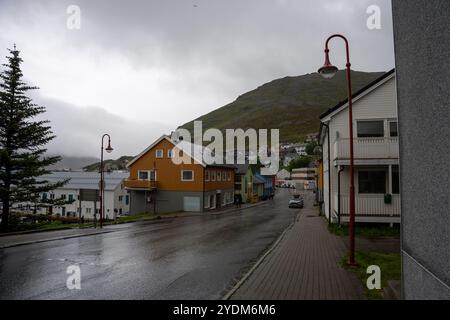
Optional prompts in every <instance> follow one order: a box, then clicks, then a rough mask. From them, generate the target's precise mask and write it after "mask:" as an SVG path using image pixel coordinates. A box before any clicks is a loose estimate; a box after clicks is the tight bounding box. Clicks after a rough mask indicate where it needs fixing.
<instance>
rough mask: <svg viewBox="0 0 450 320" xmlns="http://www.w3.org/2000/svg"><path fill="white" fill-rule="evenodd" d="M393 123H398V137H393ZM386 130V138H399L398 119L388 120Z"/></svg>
mask: <svg viewBox="0 0 450 320" xmlns="http://www.w3.org/2000/svg"><path fill="white" fill-rule="evenodd" d="M392 122H395V123H397V135H396V136H391V123H392ZM386 130H387V134H386V136H388V137H389V138H398V120H397V119H388V120H387V128H386Z"/></svg>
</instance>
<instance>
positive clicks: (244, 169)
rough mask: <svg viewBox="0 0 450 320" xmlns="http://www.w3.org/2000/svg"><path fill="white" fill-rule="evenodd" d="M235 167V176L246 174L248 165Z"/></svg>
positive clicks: (236, 165)
mask: <svg viewBox="0 0 450 320" xmlns="http://www.w3.org/2000/svg"><path fill="white" fill-rule="evenodd" d="M234 166H235V167H236V174H246V173H247V170H248V166H249V164H248V163H246V164H235V165H234Z"/></svg>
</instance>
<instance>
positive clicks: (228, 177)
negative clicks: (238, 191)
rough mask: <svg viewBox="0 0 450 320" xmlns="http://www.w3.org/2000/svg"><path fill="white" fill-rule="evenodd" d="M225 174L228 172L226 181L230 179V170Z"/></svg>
mask: <svg viewBox="0 0 450 320" xmlns="http://www.w3.org/2000/svg"><path fill="white" fill-rule="evenodd" d="M227 174H228V177H227V180H228V181H231V172H230V171H228V173H227Z"/></svg>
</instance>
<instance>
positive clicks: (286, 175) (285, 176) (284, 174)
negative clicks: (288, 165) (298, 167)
mask: <svg viewBox="0 0 450 320" xmlns="http://www.w3.org/2000/svg"><path fill="white" fill-rule="evenodd" d="M290 178H291V173H290V172H289V171H287V170H286V169H281V170H280V171H278V172H277V175H276V179H277V180H289V179H290Z"/></svg>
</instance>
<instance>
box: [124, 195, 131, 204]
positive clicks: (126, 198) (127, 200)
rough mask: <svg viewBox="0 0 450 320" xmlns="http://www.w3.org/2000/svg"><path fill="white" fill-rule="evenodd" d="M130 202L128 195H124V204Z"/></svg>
mask: <svg viewBox="0 0 450 320" xmlns="http://www.w3.org/2000/svg"><path fill="white" fill-rule="evenodd" d="M129 203H130V196H129V195H126V196H125V205H128V204H129Z"/></svg>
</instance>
